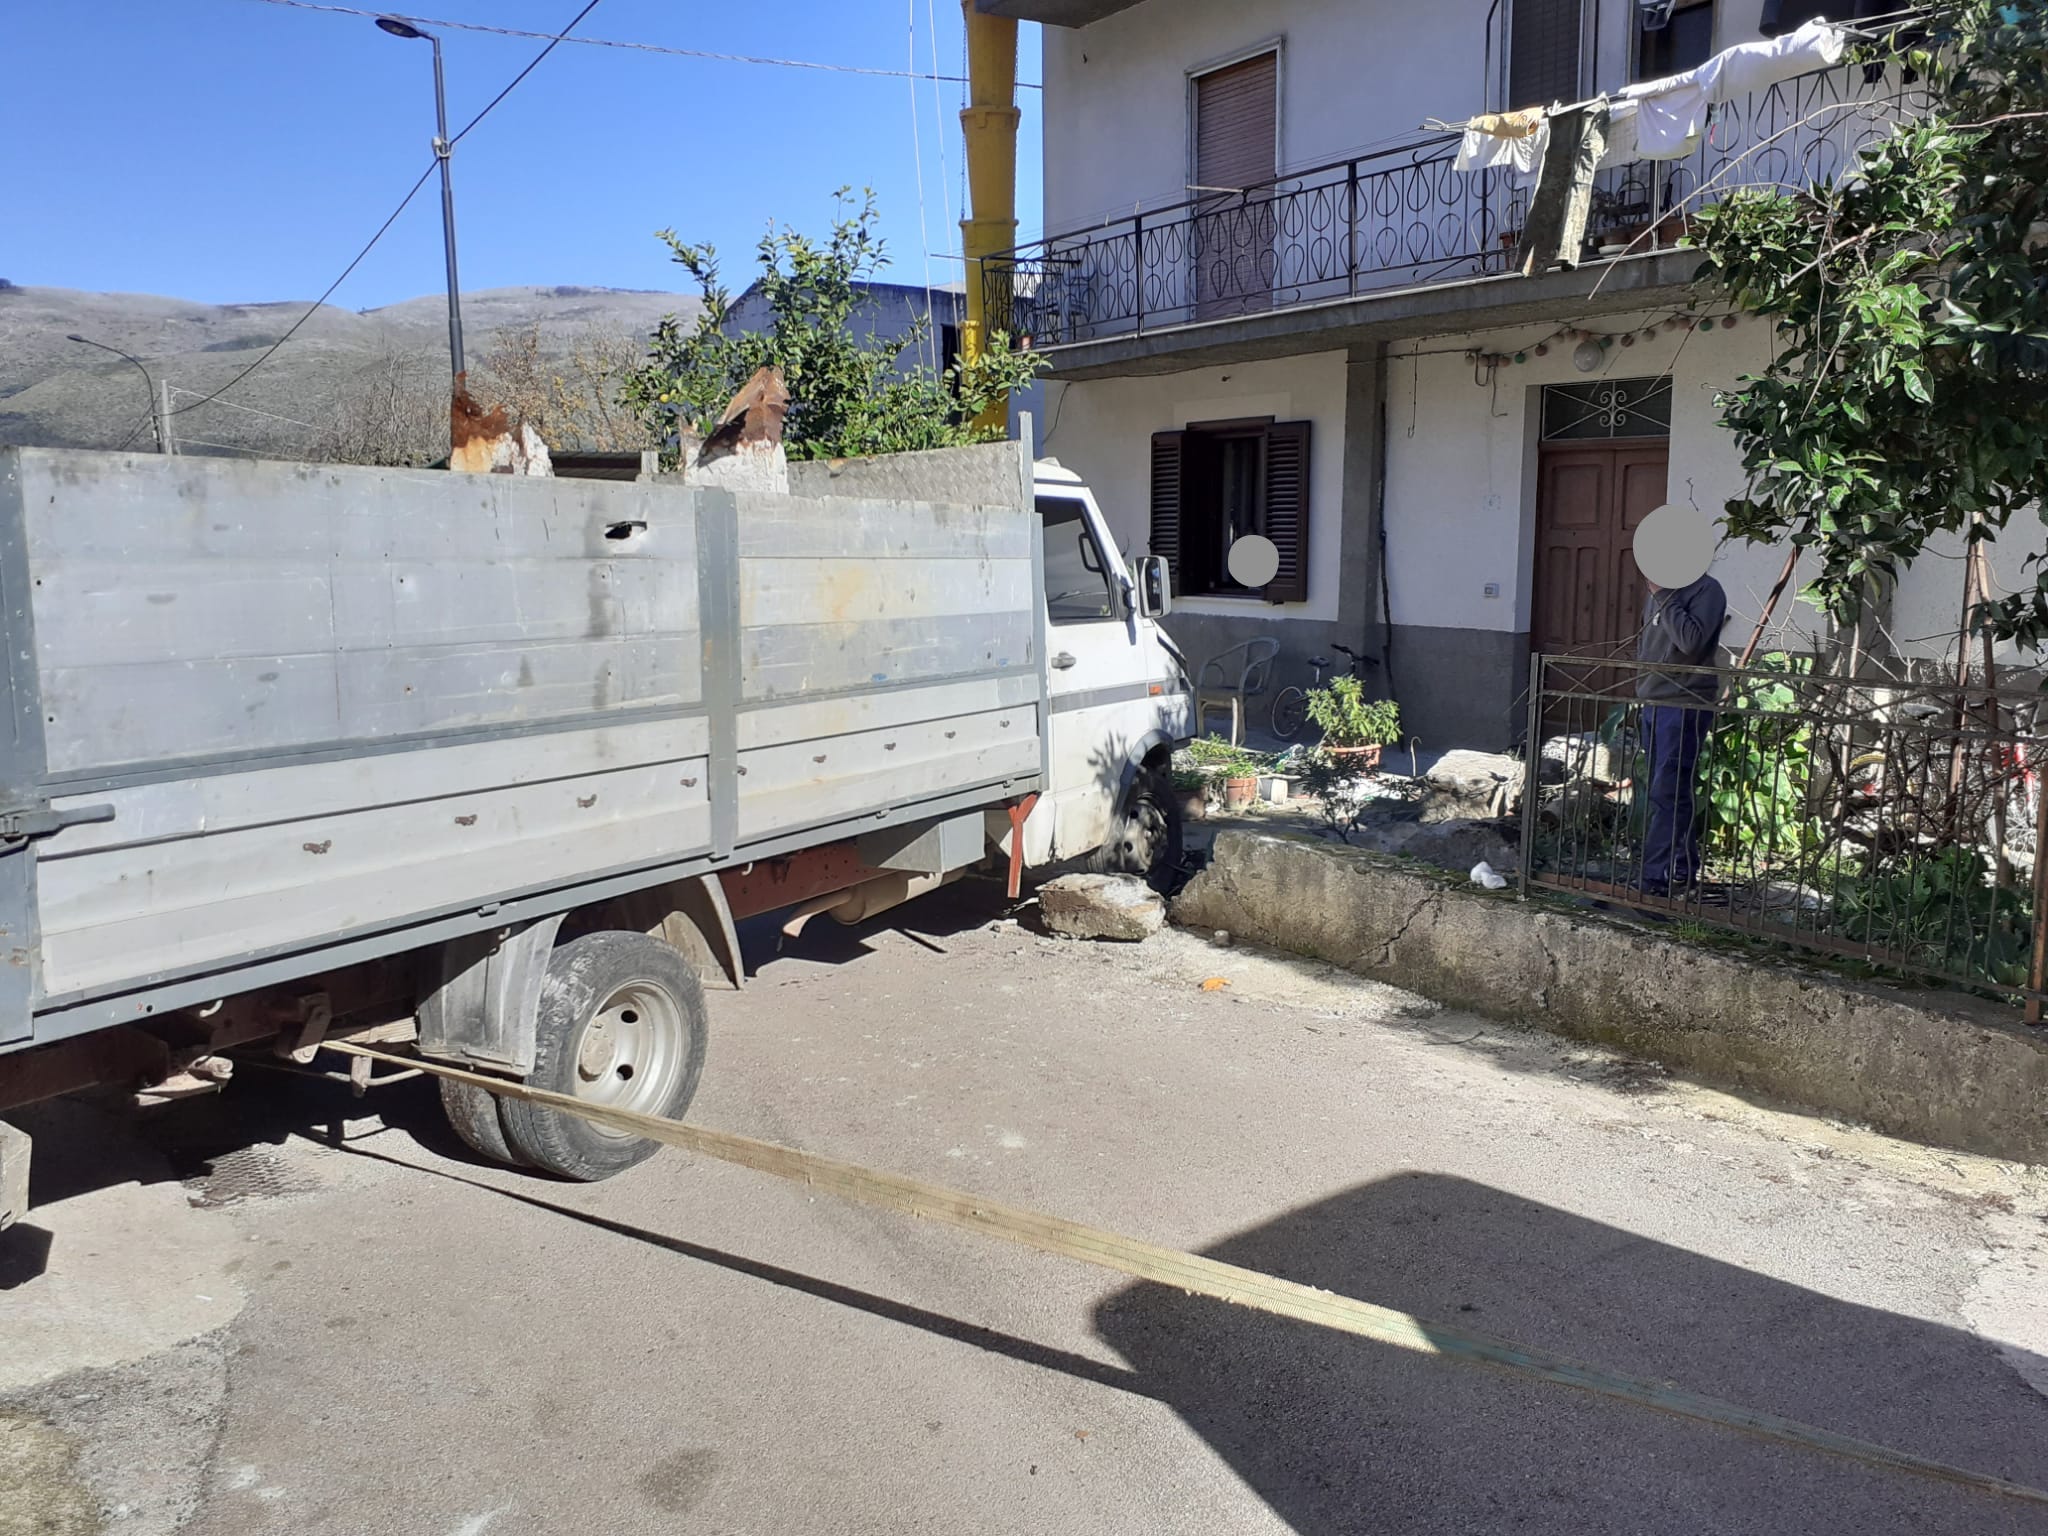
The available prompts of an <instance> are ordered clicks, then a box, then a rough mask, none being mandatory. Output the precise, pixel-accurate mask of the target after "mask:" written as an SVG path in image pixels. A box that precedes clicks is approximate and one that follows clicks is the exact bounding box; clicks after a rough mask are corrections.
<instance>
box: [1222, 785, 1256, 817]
mask: <svg viewBox="0 0 2048 1536" xmlns="http://www.w3.org/2000/svg"><path fill="white" fill-rule="evenodd" d="M1258 797H1259V781H1258V779H1257V778H1249V779H1225V780H1224V781H1223V804H1224V807H1225V808H1226V809H1228V810H1233V811H1241V810H1243V809H1244V808H1245V807H1246V806H1248V805H1250V804H1251V803H1252V802H1253V801H1254V800H1256V799H1258Z"/></svg>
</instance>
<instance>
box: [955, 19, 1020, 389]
mask: <svg viewBox="0 0 2048 1536" xmlns="http://www.w3.org/2000/svg"><path fill="white" fill-rule="evenodd" d="M960 11H961V14H962V16H963V17H964V18H965V20H966V26H967V105H966V106H965V107H964V108H962V109H961V112H960V132H961V136H962V137H963V138H964V139H965V140H966V143H967V187H968V195H969V197H970V199H971V203H970V207H971V208H972V213H971V215H970V216H969V217H967V218H963V219H962V220H961V221H960V250H961V254H962V255H963V256H965V257H966V258H967V262H966V271H967V323H966V324H965V325H964V326H962V327H961V330H960V352H961V357H962V360H963V361H964V362H967V363H972V362H974V361H976V360H977V359H979V358H980V357H981V355H982V351H983V349H984V348H985V347H986V346H987V345H988V338H989V333H990V331H991V330H1008V329H1009V324H1010V322H1009V318H1008V317H1007V316H1003V315H998V316H996V317H995V324H994V325H993V326H991V325H990V316H989V314H988V296H987V292H986V289H985V285H984V284H983V281H982V270H983V266H982V264H983V262H984V260H985V259H986V258H988V257H990V256H994V255H997V254H999V253H1001V252H1003V251H1007V250H1010V249H1012V248H1013V247H1014V246H1015V245H1016V244H1017V122H1018V119H1019V117H1020V116H1021V115H1022V114H1020V113H1019V112H1018V110H1017V23H1016V21H1015V20H1014V19H1012V18H1010V17H1007V16H990V15H987V14H985V13H983V12H981V11H979V10H976V9H975V5H974V0H960ZM1008 419H1009V402H1008V401H1007V400H998V401H995V402H994V403H992V404H991V405H990V406H989V408H988V409H987V410H986V411H984V412H983V413H982V415H981V416H980V418H979V419H978V421H977V425H981V426H993V427H1001V426H1004V425H1006V424H1007V422H1008Z"/></svg>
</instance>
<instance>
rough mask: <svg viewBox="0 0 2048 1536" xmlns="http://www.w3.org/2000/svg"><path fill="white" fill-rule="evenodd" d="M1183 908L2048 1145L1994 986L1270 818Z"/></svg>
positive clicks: (1688, 1066) (1408, 974)
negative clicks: (1430, 862)
mask: <svg viewBox="0 0 2048 1536" xmlns="http://www.w3.org/2000/svg"><path fill="white" fill-rule="evenodd" d="M1173 917H1174V920H1175V921H1176V922H1178V923H1182V924H1184V925H1187V926H1191V927H1198V928H1226V929H1228V930H1230V932H1231V933H1232V934H1234V935H1237V936H1239V937H1241V938H1248V939H1254V940H1257V941H1259V942H1262V943H1266V944H1271V945H1274V946H1276V947H1278V948H1282V949H1291V950H1295V951H1297V952H1299V953H1302V954H1308V955H1314V956H1316V957H1318V958H1320V959H1324V960H1329V961H1332V962H1334V963H1336V964H1338V965H1342V966H1344V967H1346V968H1348V969H1350V970H1354V971H1358V972H1360V973H1361V974H1364V975H1368V976H1372V977H1375V978H1377V979H1379V980H1381V981H1386V982H1391V983H1392V984H1394V985H1396V986H1399V987H1404V988H1406V989H1408V990H1409V991H1412V992H1417V993H1420V994H1421V995H1423V996H1425V997H1429V998H1434V999H1436V1000H1438V1001H1440V1002H1444V1003H1448V1004H1451V1005H1452V1006H1455V1007H1460V1008H1468V1009H1471V1010H1473V1011H1474V1012H1478V1013H1483V1014H1489V1015H1492V1016H1494V1017H1497V1018H1504V1019H1510V1020H1515V1021H1519V1022H1522V1023H1527V1024H1532V1025H1536V1026H1538V1027H1541V1028H1544V1029H1550V1030H1554V1031H1556V1032H1557V1033H1559V1034H1563V1035H1569V1036H1571V1037H1573V1038H1575V1039H1581V1040H1591V1041H1597V1042H1599V1043H1601V1044H1604V1045H1610V1046H1615V1047H1618V1048H1620V1049H1622V1050H1626V1051H1630V1052H1632V1053H1635V1054H1637V1055H1641V1056H1646V1057H1650V1058H1653V1059H1655V1060H1658V1061H1661V1062H1664V1063H1666V1064H1667V1065H1669V1066H1672V1067H1675V1068H1678V1069H1680V1070H1682V1071H1685V1072H1687V1073H1689V1074H1691V1075H1693V1076H1696V1077H1698V1078H1699V1079H1701V1080H1702V1081H1705V1082H1711V1083H1718V1084H1721V1085H1723V1086H1726V1087H1730V1088H1735V1089H1738V1090H1747V1091H1752V1092H1755V1093H1758V1094H1762V1095H1766V1096H1769V1097H1772V1098H1776V1099H1782V1100H1789V1101H1791V1102H1793V1103H1795V1104H1799V1105H1803V1106H1805V1107H1807V1108H1810V1109H1814V1110H1819V1111H1822V1112H1825V1113H1829V1114H1833V1115H1839V1116H1843V1117H1845V1118H1848V1119H1851V1120H1857V1121H1863V1122H1866V1123H1868V1124H1870V1125H1873V1126H1875V1127H1877V1128H1878V1129H1880V1130H1883V1131H1888V1132H1891V1133H1892V1134H1895V1135H1900V1136H1909V1137H1912V1138H1914V1139H1916V1140H1919V1141H1925V1142H1931V1143H1935V1144H1937V1145H1942V1146H1951V1147H1959V1148H1962V1149H1964V1150H1967V1151H1972V1152H1982V1153H1987V1154H1990V1155H1992V1156H1995V1157H2006V1158H2013V1159H2016V1160H2019V1161H2023V1162H2034V1163H2048V1030H2029V1029H2028V1028H2027V1027H2026V1026H2025V1025H2023V1024H2021V1023H2019V1022H2018V1020H2017V1015H2016V1014H2015V1013H2014V1012H2013V1011H2012V1010H2010V1009H2001V1008H1999V1007H1998V1006H1997V1005H1995V1004H1992V1003H1988V1002H1982V1003H1980V1002H1978V1001H1976V1000H1974V999H1971V998H1966V997H1960V996H1956V995H1953V994H1948V993H1930V992H1923V991H1917V990H1913V989H1908V988H1903V987H1901V988H1889V987H1884V986H1880V985H1876V984H1865V983H1860V982H1854V981H1850V980H1846V979H1844V978H1842V977H1839V976H1837V975H1834V974H1833V973H1831V972H1828V971H1825V970H1823V969H1821V968H1820V967H1818V966H1816V965H1810V964H1804V963H1801V962H1800V961H1798V960H1796V959H1794V958H1791V957H1789V956H1788V957H1783V958H1780V957H1776V956H1770V955H1767V954H1762V953H1755V952H1747V951H1734V950H1729V949H1723V948H1718V947H1714V946H1710V945H1702V944H1696V943H1691V942H1688V941H1685V940H1681V939H1679V938H1676V937H1674V936H1667V935H1664V934H1660V933H1653V932H1644V931H1642V930H1640V929H1637V928H1635V927H1632V926H1628V925H1625V924H1621V923H1616V922H1611V921H1608V920H1605V919H1602V918H1600V917H1597V916H1595V915H1592V914H1589V913H1580V912H1576V911H1567V910H1562V909H1560V908H1557V907H1553V906H1549V905H1545V904H1542V903H1540V902H1535V901H1519V900H1517V899H1515V898H1514V897H1513V896H1496V895H1488V894H1485V893H1482V892H1479V891H1476V890H1474V889H1472V888H1471V887H1470V886H1468V885H1466V884H1464V883H1463V882H1459V881H1455V880H1451V879H1447V878H1446V877H1444V876H1442V875H1440V874H1438V873H1437V872H1436V871H1434V870H1424V869H1418V868H1416V867H1414V866H1412V865H1405V864H1401V863H1397V862H1395V861H1393V860H1389V859H1385V858H1380V857H1377V856H1375V855H1372V854H1367V853H1360V852H1357V851H1354V850H1349V849H1340V848H1336V847H1333V846H1331V845H1329V844H1325V843H1313V842H1308V841H1305V840H1297V839H1292V838H1282V837H1274V836H1271V835H1268V834H1263V833H1252V832H1235V831H1231V832H1222V833H1219V834H1218V836H1217V838H1216V844H1215V852H1214V857H1213V859H1212V862H1211V863H1210V866H1209V867H1208V868H1207V869H1206V870H1204V871H1203V872H1202V873H1201V874H1200V875H1198V876H1196V878H1195V879H1194V881H1193V882H1192V883H1190V884H1189V886H1188V887H1187V889H1186V890H1185V891H1184V892H1183V893H1182V894H1181V896H1180V898H1179V899H1178V900H1177V901H1176V902H1175V903H1174V908H1173Z"/></svg>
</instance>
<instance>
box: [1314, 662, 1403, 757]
mask: <svg viewBox="0 0 2048 1536" xmlns="http://www.w3.org/2000/svg"><path fill="white" fill-rule="evenodd" d="M1307 708H1308V717H1309V719H1311V720H1313V721H1314V722H1315V723H1316V725H1317V727H1318V728H1319V729H1320V730H1321V731H1322V733H1323V745H1324V746H1326V747H1373V746H1387V745H1390V744H1392V743H1394V742H1397V741H1399V740H1400V739H1401V707H1400V706H1399V705H1398V704H1396V703H1395V702H1394V701H1393V700H1392V699H1368V698H1366V697H1365V688H1364V685H1363V684H1361V683H1360V682H1359V680H1358V679H1357V678H1355V677H1333V678H1331V679H1330V681H1329V684H1328V685H1327V686H1326V687H1322V688H1311V689H1309V691H1308V704H1307Z"/></svg>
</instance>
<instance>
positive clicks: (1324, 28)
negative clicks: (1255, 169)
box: [1044, 0, 1763, 234]
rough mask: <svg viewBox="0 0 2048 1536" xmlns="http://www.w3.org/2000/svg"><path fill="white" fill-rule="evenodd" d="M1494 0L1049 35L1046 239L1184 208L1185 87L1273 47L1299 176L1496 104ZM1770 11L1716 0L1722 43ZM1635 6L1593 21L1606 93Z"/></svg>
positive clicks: (1315, 6)
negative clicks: (1489, 28) (1490, 20)
mask: <svg viewBox="0 0 2048 1536" xmlns="http://www.w3.org/2000/svg"><path fill="white" fill-rule="evenodd" d="M1489 3H1490V0H1438V3H1435V4H1431V5H1426V6H1421V5H1410V4H1406V3H1402V0H1274V3H1267V4H1259V5H1246V4H1244V3H1242V0H1144V3H1142V4H1139V5H1134V6H1131V7H1129V8H1128V9H1125V10H1122V11H1119V12H1118V13H1116V14H1114V15H1111V16H1108V17H1105V18H1104V19H1102V20H1099V21H1096V22H1094V23H1093V24H1092V25H1089V26H1085V27H1081V28H1078V29H1075V30H1067V29H1064V28H1053V29H1048V30H1047V31H1046V33H1045V38H1044V59H1045V64H1044V68H1045V102H1046V111H1045V122H1044V158H1045V228H1046V230H1047V232H1048V233H1052V234H1059V233H1063V232H1066V231H1068V230H1072V229H1076V228H1079V227H1082V226H1085V225H1087V224H1090V223H1093V222H1097V221H1099V220H1101V219H1104V218H1109V217H1127V216H1128V215H1130V214H1131V213H1132V212H1133V211H1134V210H1137V209H1140V208H1157V207H1164V206H1166V205H1169V204H1172V203H1178V202H1181V201H1183V200H1184V199H1186V198H1187V197H1188V196H1189V195H1190V193H1189V190H1188V183H1189V182H1190V181H1191V180H1192V176H1191V174H1190V166H1189V149H1188V77H1189V75H1190V74H1191V73H1193V72H1199V71H1201V70H1203V69H1205V68H1208V67H1212V66H1214V65H1217V64H1221V63H1226V62H1228V61H1230V60H1232V59H1233V58H1237V57H1241V56H1243V55H1245V54H1248V53H1253V52H1257V51H1259V50H1261V49H1263V48H1266V47H1270V46H1273V45H1275V44H1277V45H1278V46H1279V48H1280V56H1281V57H1280V123H1279V146H1278V147H1279V160H1278V163H1279V165H1280V166H1281V168H1282V170H1283V171H1287V170H1300V169H1306V168H1308V167H1310V166H1315V165H1322V164H1327V163H1329V162H1332V161H1336V160H1341V159H1344V158H1346V157H1347V156H1350V155H1353V154H1357V153H1359V152H1361V151H1363V150H1366V149H1368V148H1370V147H1374V146H1378V147H1382V148H1384V147H1387V146H1389V145H1391V144H1394V143H1399V142H1405V141H1408V140H1412V139H1415V138H1418V137H1420V136H1421V135H1420V125H1421V123H1422V121H1423V120H1424V119H1425V118H1430V117H1436V118H1443V119H1447V120H1452V121H1455V120H1456V119H1458V118H1459V117H1462V116H1464V115H1467V114H1469V113H1471V112H1475V111H1478V110H1480V109H1481V108H1482V107H1483V106H1485V105H1486V104H1487V101H1486V91H1487V81H1486V75H1487V68H1486V14H1487V9H1488V5H1489ZM1762 7H1763V0H1721V4H1720V5H1719V6H1718V11H1719V15H1718V17H1717V23H1716V25H1717V33H1718V35H1717V37H1716V44H1717V46H1720V47H1727V46H1730V45H1731V44H1734V43H1738V42H1743V41H1746V40H1748V39H1751V38H1754V37H1755V36H1756V35H1757V23H1758V19H1759V16H1760V14H1761V12H1762ZM1634 9H1635V0H1589V3H1588V10H1587V16H1588V22H1587V31H1588V34H1589V36H1588V39H1587V41H1588V43H1589V44H1590V43H1591V41H1592V38H1591V36H1590V34H1591V33H1593V32H1594V30H1595V21H1594V12H1595V11H1597V12H1598V18H1597V32H1598V60H1599V63H1598V67H1597V71H1596V72H1595V73H1596V75H1597V82H1598V84H1599V85H1600V86H1601V87H1603V88H1611V87H1613V86H1615V85H1618V84H1621V83H1623V82H1625V81H1626V80H1627V78H1628V73H1629V67H1630V56H1631V52H1632V48H1633V42H1632V37H1633V30H1632V28H1631V26H1630V23H1629V18H1630V16H1631V14H1632V13H1633V11H1634Z"/></svg>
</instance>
